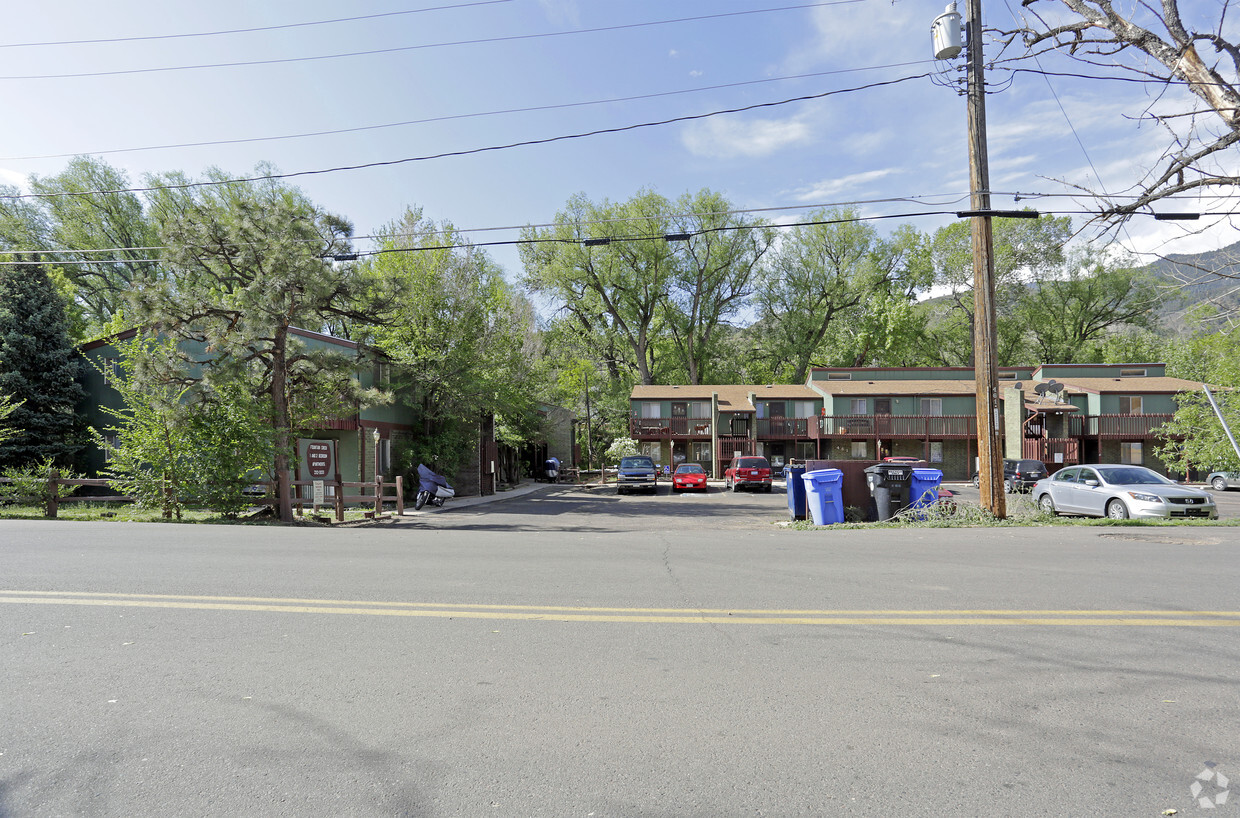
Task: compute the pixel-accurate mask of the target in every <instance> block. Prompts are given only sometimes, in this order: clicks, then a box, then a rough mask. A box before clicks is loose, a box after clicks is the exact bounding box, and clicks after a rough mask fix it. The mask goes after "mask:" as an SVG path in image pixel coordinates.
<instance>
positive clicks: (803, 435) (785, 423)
mask: <svg viewBox="0 0 1240 818" xmlns="http://www.w3.org/2000/svg"><path fill="white" fill-rule="evenodd" d="M809 423H810V419H809V418H758V439H759V440H786V439H790V438H795V439H797V440H806V439H808V438H809Z"/></svg>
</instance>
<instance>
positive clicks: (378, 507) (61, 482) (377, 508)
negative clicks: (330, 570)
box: [0, 471, 405, 522]
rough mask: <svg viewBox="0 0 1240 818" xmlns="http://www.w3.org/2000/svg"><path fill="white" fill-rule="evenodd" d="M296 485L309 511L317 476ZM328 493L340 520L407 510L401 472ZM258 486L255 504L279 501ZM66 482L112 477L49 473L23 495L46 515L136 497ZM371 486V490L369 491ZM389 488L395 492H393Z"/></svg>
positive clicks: (107, 485) (335, 484) (92, 482)
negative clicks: (69, 490)
mask: <svg viewBox="0 0 1240 818" xmlns="http://www.w3.org/2000/svg"><path fill="white" fill-rule="evenodd" d="M12 482H14V481H13V480H10V479H8V478H4V477H0V483H12ZM290 482H291V485H292V489H293V507H294V508H295V509H297V513H298V515H299V516H300V515H302V514H304V513H305V507H306V506H311V507H313V500H314V498H313V496H305V495H304V494H303V492H302V487H306V488H308V489H310V490H311V491H313V489H314V483H315V481H313V480H293V481H290ZM322 482H323V484H324V493H325V494H326V493H327V489H328V488H330V489H331V496H330V497H329V498H327V499H328V500H329V502H327V503H325V505H327V506H329V507H330V508H332V510H333V511H334V512H335V517H336V520H337V522H343V521H344V508H345V506H346V505H349V504H356V505H362V506H368V507H373V509H374V510H373V511H368V512H367V516H375V517H378V516H380V515H381V514H383V504H384V503H385V502H394V503H395V504H396V514H397V516H400V515H402V514H404V513H405V494H404V489H405V485H404V478H403V477H401V476H399V475H398V476H397V477H396V480H395V481H393V482H389V481H386V480H384V479H383V477H382V476H381V475H375V479H374V482H371V483H350V482H346V481H340V480H324V481H322ZM253 485H255V486H262V487H263V488H264V490H265V493H264V494H263V495H262V496H259V497H252V498H250V502H251V504H252V505H256V506H272V507H275V506H276V505H278V501H277V500H276V498H275V496H273V495H272V493H271V485H270V482H269V481H267V480H259V481H256V482H255V483H253ZM62 486H73V487H75V488H76V487H79V486H91V487H93V488H104V489H112V481H110V480H106V479H103V478H68V477H61V476H60V474H59V473H58V472H55V471H53V472H51V473H49V474H48V477H47V480H45V481H44V482H43V493H42V494H41V495H38V496H30V497H23V498H17V499H24V500H28V501H30V502H34V503H40V502H41V503H43V504H44V508H45V512H44V513H45V516H47V517H49V518H52V519H55V517H56V515H57V513H58V511H59V509H60V504H61V503H132V502H134V499H135V498H133V497H129V496H125V495H120V494H87V495H77V496H75V495H70V496H67V497H61V496H60V488H61V487H62ZM345 489H353V490H355V491H356V490H360V491H361V493H357V494H352V495H349V494H345ZM367 490H369V492H370V493H369V494H367V493H365V492H366V491H367ZM389 491H392V492H394V493H393V494H389ZM164 516H165V517H170V516H171V513H170V512H165V513H164Z"/></svg>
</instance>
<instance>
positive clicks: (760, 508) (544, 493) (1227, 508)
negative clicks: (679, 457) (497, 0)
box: [416, 479, 1240, 532]
mask: <svg viewBox="0 0 1240 818" xmlns="http://www.w3.org/2000/svg"><path fill="white" fill-rule="evenodd" d="M944 485H946V487H947V488H948V489H950V490H951V491H952V492H953V494H954V495H955V499H956V502H958V503H960V504H966V505H967V504H972V505H976V504H978V503H979V501H980V496H979V492H978V490H977V489H976V488H974V487H973V486H972V485H971V484H969V483H946V484H944ZM1213 493H1214V495H1215V499H1216V502H1217V503H1218V507H1219V516H1220V518H1222V519H1235V518H1237V517H1240V491H1227V492H1213ZM1007 500H1008V509H1009V511H1014V510H1016V509H1017V508H1019V507H1020V505H1021V504H1025V503H1030V502H1031V499H1030V497H1029V495H1027V494H1009V495H1007ZM788 519H789V513H788V497H787V494H786V493H785V484H784V482H783V481H782V480H779V479H777V480H776V481H775V484H774V487H773V490H772V492H771V493H770V494H766V493H762V492H752V491H739V492H732V491H727V490H726V489H725V488H724V485H723V482H722V481H712V482H711V483H710V485H709V486H708V487H707V490H706V491H705V492H673V491H672V489H671V483H670V481H666V480H660V481H659V485H658V490H657V492H656V493H655V494H653V495H650V494H626V495H619V494H617V493H616V489H615V486H603V487H587V486H575V485H546V486H539V487H538V488H537V489H535V490H534V491H531V492H529V493H521V494H517V495H515V496H512V497H502V496H500V497H499V498H497V499H496V500H494V501H493V502H488V503H485V504H481V505H477V506H474V505H471V506H468V507H466V506H464V505H462V506H457V507H454V506H453V505H452V504H451V503H449V504H448V506H447V507H445V508H443V509H437V510H434V511H432V512H430V513H427V514H422V515H419V516H418V517H417V518H416V520H417V524H418V525H425V526H430V527H434V528H445V529H447V528H452V529H466V530H501V529H507V530H516V531H522V530H524V531H577V532H585V531H590V532H604V531H651V530H657V531H672V532H674V531H689V530H701V529H703V528H717V529H725V530H746V529H748V530H760V529H767V530H769V529H770V526H771V524H772V523H777V522H780V521H785V520H788Z"/></svg>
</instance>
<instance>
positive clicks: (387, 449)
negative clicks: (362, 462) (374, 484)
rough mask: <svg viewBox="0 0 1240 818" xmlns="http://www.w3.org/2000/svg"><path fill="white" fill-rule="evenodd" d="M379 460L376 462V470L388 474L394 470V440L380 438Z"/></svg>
mask: <svg viewBox="0 0 1240 818" xmlns="http://www.w3.org/2000/svg"><path fill="white" fill-rule="evenodd" d="M378 457H379V462H378V463H376V464H375V472H376V473H378V474H387V473H388V472H389V471H391V470H392V441H391V440H389V439H388V438H380V439H379V452H378Z"/></svg>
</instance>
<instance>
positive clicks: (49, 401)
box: [0, 264, 85, 468]
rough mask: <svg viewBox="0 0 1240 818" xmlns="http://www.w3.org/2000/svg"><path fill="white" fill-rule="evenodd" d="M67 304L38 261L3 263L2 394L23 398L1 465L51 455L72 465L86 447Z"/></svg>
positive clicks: (0, 448) (11, 420) (2, 445)
mask: <svg viewBox="0 0 1240 818" xmlns="http://www.w3.org/2000/svg"><path fill="white" fill-rule="evenodd" d="M80 367H81V360H80V359H79V358H78V357H77V354H76V352H75V350H74V348H73V343H72V341H71V340H70V338H69V321H68V317H67V315H66V312H65V302H64V300H63V299H62V298H61V297H60V296H59V295H58V294H57V293H56V289H55V287H53V286H52V282H51V280H50V279H49V278H48V275H47V272H46V271H45V270H44V269H43V268H42V267H40V266H38V265H36V264H20V265H13V266H5V267H0V395H7V396H8V397H9V398H10V400H12V401H13V402H14V403H18V402H20V404H19V405H18V406H16V407H15V408H14V409H13V411H12V413H11V414H10V415H9V417H8V418H7V419H6V421H5V425H6V426H9V427H11V428H13V429H14V430H15V432H16V434H15V435H14V436H13V437H11V438H9V439H8V440H6V441H4V442H0V468H9V467H18V468H21V467H25V466H29V465H30V464H32V463H37V462H41V461H43V460H46V459H48V458H51V459H52V460H54V461H56V462H58V463H62V464H66V465H67V464H68V463H69V461H70V460H71V458H72V456H73V454H74V452H76V451H77V449H78V448H80V446H81V442H80V440H79V439H78V435H77V433H76V428H77V423H76V419H75V414H74V413H75V410H76V408H77V404H78V401H80V400H81V399H82V397H83V396H84V395H85V392H84V390H83V389H82V386H81V384H79V383H78V380H77V376H78V372H79V371H80Z"/></svg>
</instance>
